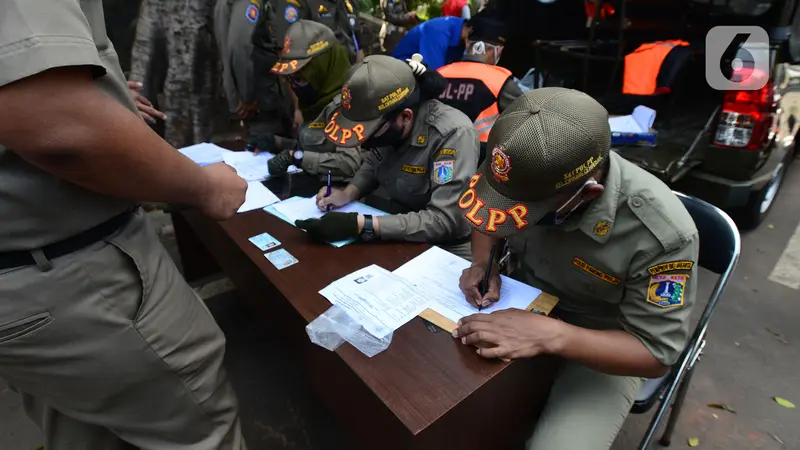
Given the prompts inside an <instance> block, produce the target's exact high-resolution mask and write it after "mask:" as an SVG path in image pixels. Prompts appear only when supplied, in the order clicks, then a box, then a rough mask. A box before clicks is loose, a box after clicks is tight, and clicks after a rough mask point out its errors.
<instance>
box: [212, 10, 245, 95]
mask: <svg viewBox="0 0 800 450" xmlns="http://www.w3.org/2000/svg"><path fill="white" fill-rule="evenodd" d="M230 21H231V4H230V3H229V2H227V1H218V2H217V4H216V6H215V7H214V38H215V39H216V40H217V47H218V48H219V57H220V61H222V88H223V89H224V90H225V97H227V100H228V106H229V108H230V109H231V110H234V109H235V108H236V103H237V102H238V101H239V96H238V95H235V96H234V94H235V93H236V92H237V91H236V82H235V81H234V80H233V69H232V67H231V58H230V54H229V52H228V28H230Z"/></svg>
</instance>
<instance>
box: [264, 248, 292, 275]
mask: <svg viewBox="0 0 800 450" xmlns="http://www.w3.org/2000/svg"><path fill="white" fill-rule="evenodd" d="M264 256H265V257H266V258H267V259H268V260H269V262H271V263H272V265H273V266H275V268H276V269H278V270H283V269H285V268H287V267H289V266H293V265H295V264H297V258H295V257H294V256H292V255H291V254H290V253H289V252H287V251H286V249H283V248H281V249H278V250H275V251H274V252H269V253H267V254H265V255H264Z"/></svg>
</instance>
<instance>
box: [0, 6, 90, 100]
mask: <svg viewBox="0 0 800 450" xmlns="http://www.w3.org/2000/svg"><path fill="white" fill-rule="evenodd" d="M1 9H2V12H0V86H5V85H7V84H9V83H12V82H14V81H17V80H21V79H23V78H27V77H30V76H32V75H36V74H38V73H41V72H44V71H45V70H48V69H52V68H55V67H69V66H89V67H91V68H92V71H93V72H94V76H95V77H101V76H103V75H105V69H104V68H103V65H102V62H101V61H100V57H99V56H98V54H97V47H96V46H95V43H94V39H93V38H92V30H91V28H90V27H89V22H88V21H87V20H86V16H85V15H84V14H83V11H82V10H81V7H80V4H79V2H78V1H77V0H61V1H58V2H52V1H44V0H4V1H3V3H2V8H1Z"/></svg>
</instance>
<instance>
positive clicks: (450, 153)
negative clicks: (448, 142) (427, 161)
mask: <svg viewBox="0 0 800 450" xmlns="http://www.w3.org/2000/svg"><path fill="white" fill-rule="evenodd" d="M440 156H456V149H454V148H443V149H441V150H439V151H438V152H436V155H434V158H438V157H440Z"/></svg>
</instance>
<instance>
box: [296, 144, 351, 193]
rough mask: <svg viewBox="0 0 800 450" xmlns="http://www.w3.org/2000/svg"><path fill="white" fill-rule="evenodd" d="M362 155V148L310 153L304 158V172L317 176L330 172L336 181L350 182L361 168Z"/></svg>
mask: <svg viewBox="0 0 800 450" xmlns="http://www.w3.org/2000/svg"><path fill="white" fill-rule="evenodd" d="M362 153H363V152H362V151H361V148H360V147H355V148H335V149H334V150H333V151H332V152H313V151H310V152H307V153H305V155H304V156H303V171H305V172H306V173H308V174H310V175H317V176H320V175H326V174H327V173H328V172H329V171H330V173H331V177H332V178H333V179H334V181H343V180H349V179H351V178H353V176H354V175H355V174H356V172H357V171H358V169H359V168H360V167H361V160H362V158H363V155H362ZM359 190H360V188H359Z"/></svg>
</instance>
